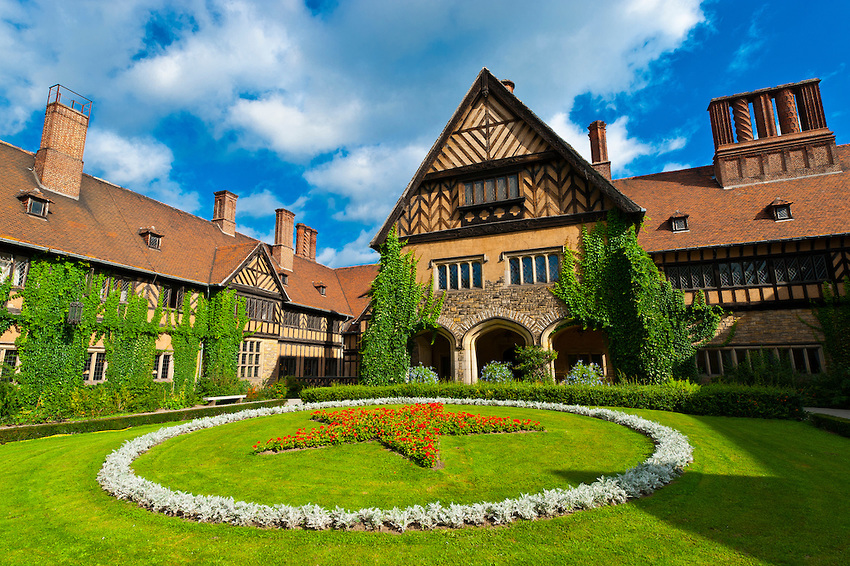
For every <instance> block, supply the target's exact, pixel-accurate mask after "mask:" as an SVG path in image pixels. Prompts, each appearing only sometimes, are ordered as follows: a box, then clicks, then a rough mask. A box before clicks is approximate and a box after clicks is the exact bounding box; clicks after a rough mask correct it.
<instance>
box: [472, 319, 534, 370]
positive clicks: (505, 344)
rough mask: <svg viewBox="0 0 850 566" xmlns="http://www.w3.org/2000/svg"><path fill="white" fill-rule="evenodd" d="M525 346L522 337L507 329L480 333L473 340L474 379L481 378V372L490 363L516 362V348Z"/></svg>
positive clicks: (495, 329) (525, 343)
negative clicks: (475, 363) (475, 369)
mask: <svg viewBox="0 0 850 566" xmlns="http://www.w3.org/2000/svg"><path fill="white" fill-rule="evenodd" d="M526 345H527V342H526V340H525V338H523V337H522V335H520V334H519V333H517V332H514V331H513V330H509V329H507V328H494V329H493V330H490V331H487V332H483V333H481V334H480V335H479V336H478V338H477V339H476V340H475V359H476V362H477V366H478V367H477V371H476V376H475V377H476V379H479V378H480V377H481V370H482V369H483V368H484V366H486V365H487V364H489V363H490V362H508V363H509V364H511V365H513V364H514V362H515V361H516V347H517V346H526Z"/></svg>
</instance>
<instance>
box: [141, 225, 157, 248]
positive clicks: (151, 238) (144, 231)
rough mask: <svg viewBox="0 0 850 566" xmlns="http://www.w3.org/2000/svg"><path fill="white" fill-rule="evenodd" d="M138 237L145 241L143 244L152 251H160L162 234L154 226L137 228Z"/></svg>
mask: <svg viewBox="0 0 850 566" xmlns="http://www.w3.org/2000/svg"><path fill="white" fill-rule="evenodd" d="M139 235H140V236H141V237H142V238H143V239H144V240H145V244H147V246H148V247H149V248H150V249H152V250H159V249H162V232H160V231H158V230H157V229H156V226H149V227H145V228H139Z"/></svg>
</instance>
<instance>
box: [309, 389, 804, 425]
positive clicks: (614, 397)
mask: <svg viewBox="0 0 850 566" xmlns="http://www.w3.org/2000/svg"><path fill="white" fill-rule="evenodd" d="M375 397H450V398H454V399H502V400H507V399H512V400H524V401H543V402H547V403H563V404H565V405H585V406H603V407H630V408H634V409H655V410H661V411H675V412H679V413H687V414H691V415H709V416H725V417H755V418H763V419H802V418H804V416H805V413H804V411H803V398H802V397H801V396H800V395H799V394H798V393H796V392H795V391H792V390H790V389H780V388H776V387H755V386H743V385H705V386H698V385H690V384H664V385H615V386H590V385H569V386H564V385H538V384H531V383H516V382H515V383H505V384H497V383H486V384H485V383H479V384H476V385H465V384H462V383H440V384H438V385H426V384H420V383H406V384H400V385H385V386H377V387H370V386H366V385H344V386H336V387H316V388H307V389H304V390H303V391H302V392H301V399H302V400H303V401H304V402H307V403H313V402H320V401H340V400H343V399H369V398H375Z"/></svg>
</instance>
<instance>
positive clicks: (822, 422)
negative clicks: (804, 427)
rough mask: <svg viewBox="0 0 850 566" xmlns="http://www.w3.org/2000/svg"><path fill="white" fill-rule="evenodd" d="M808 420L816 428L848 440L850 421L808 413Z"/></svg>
mask: <svg viewBox="0 0 850 566" xmlns="http://www.w3.org/2000/svg"><path fill="white" fill-rule="evenodd" d="M809 420H810V421H811V423H812V424H813V425H815V426H816V427H818V428H822V429H823V430H826V431H829V432H834V433H835V434H837V435H840V436H845V437H847V438H850V420H847V419H842V418H841V417H836V416H833V415H821V414H818V413H809Z"/></svg>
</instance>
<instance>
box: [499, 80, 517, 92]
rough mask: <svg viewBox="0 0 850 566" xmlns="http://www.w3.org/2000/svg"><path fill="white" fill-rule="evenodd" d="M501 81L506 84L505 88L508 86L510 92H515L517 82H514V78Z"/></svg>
mask: <svg viewBox="0 0 850 566" xmlns="http://www.w3.org/2000/svg"><path fill="white" fill-rule="evenodd" d="M501 83H502V84H503V85H505V88H506V89H508V92H510V93H511V94H513V92H514V88H515V87H516V83H514V82H513V81H512V80H510V79H502V81H501Z"/></svg>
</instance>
